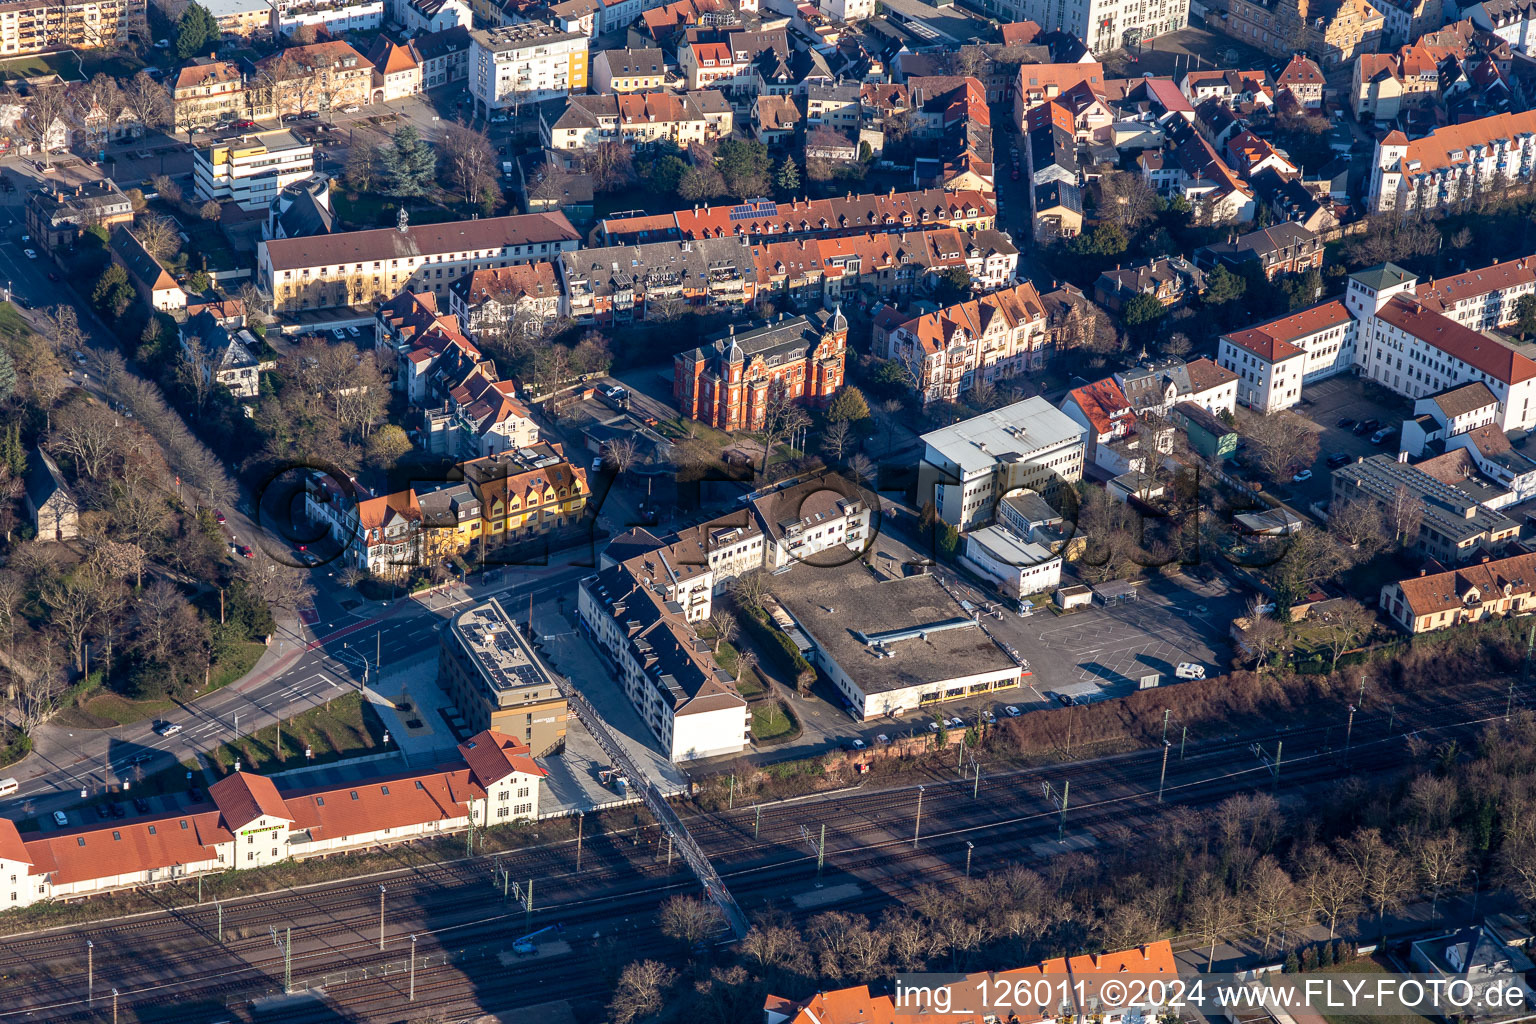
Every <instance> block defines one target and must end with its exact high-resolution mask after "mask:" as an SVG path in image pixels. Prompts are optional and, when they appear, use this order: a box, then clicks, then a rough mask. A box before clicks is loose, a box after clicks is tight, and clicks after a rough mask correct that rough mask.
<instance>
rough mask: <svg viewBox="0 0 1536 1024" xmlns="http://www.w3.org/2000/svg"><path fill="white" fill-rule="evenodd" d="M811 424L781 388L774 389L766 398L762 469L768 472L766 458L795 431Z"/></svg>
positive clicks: (808, 418)
mask: <svg viewBox="0 0 1536 1024" xmlns="http://www.w3.org/2000/svg"><path fill="white" fill-rule="evenodd" d="M810 424H811V418H810V416H808V415H807V414H806V412H805V410H804V409H802V408H800V406H799V405H797V404H796V403H795V400H794V399H793V398H791V397H790V395H789V393H788V392H787V391H785V390H784V389H783V388H782V387H779V388H775V389H773V391H772V392H771V393H770V394H769V396H768V408H767V410H766V412H765V414H764V417H763V469H762V471H763V472H764V473H766V472H767V471H768V457H769V456H770V455H772V454H773V450H774V449H775V448H777V447H778V446H779V444H780V443H782V442H784V441H787V440H788V439H789V438H791V437H793V436H794V435H795V433H796V432H797V431H799V430H800V429H801V428H803V427H808V426H810Z"/></svg>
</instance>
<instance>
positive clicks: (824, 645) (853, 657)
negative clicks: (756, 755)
mask: <svg viewBox="0 0 1536 1024" xmlns="http://www.w3.org/2000/svg"><path fill="white" fill-rule="evenodd" d="M769 589H770V590H771V591H772V593H773V596H774V597H776V598H777V599H778V600H779V602H780V603H781V604H783V605H784V607H785V608H786V609H787V610H788V611H789V613H790V614H791V615H793V616H794V617H795V620H796V621H797V622H799V623H800V626H801V628H802V629H804V630H805V631H806V632H807V633H808V634H809V635H810V637H811V639H812V640H813V641H814V642H815V643H816V645H817V646H818V647H820V648H821V649H822V650H823V651H825V652H826V653H827V654H828V655H829V656H830V657H831V658H832V660H834V661H836V662H837V664H838V665H839V666H841V667H842V670H843V671H844V672H845V673H847V675H848V678H849V679H851V680H853V682H854V685H856V686H858V687H859V689H861V690H863V691H864V692H865V693H866V694H869V693H885V692H888V691H891V690H904V689H907V688H908V687H912V686H921V685H926V684H929V683H940V682H944V681H946V680H949V679H955V678H958V677H960V676H969V675H975V674H978V673H982V672H996V671H1000V670H1003V669H1010V668H1017V667H1018V666H1016V665H1015V664H1014V662H1013V660H1012V659H1011V658H1009V657H1008V655H1006V654H1004V653H1003V652H1002V650H1000V649H999V648H998V646H997V645H996V644H995V643H993V642H992V640H991V639H990V638H989V637H988V636H987V635H986V634H985V633H983V632H982V631H981V629H980V628H979V627H977V626H970V627H969V628H959V629H954V628H949V629H943V630H939V631H935V632H932V633H929V634H928V635H927V636H926V637H914V638H912V639H908V640H899V641H895V642H893V643H890V644H888V645H886V647H885V649H886V650H887V651H892V652H894V656H892V657H887V658H877V657H875V648H873V647H870V646H868V645H866V644H864V643H863V642H861V641H860V640H859V639H858V638H857V637H855V635H854V634H855V632H858V633H862V634H865V635H866V636H868V635H872V634H876V633H886V632H890V631H892V630H903V629H912V628H915V627H919V626H927V625H938V624H940V623H951V622H953V620H955V619H956V618H959V617H963V616H965V614H966V613H965V610H964V609H963V608H961V607H960V605H959V604H958V603H957V602H956V601H955V599H954V598H952V597H950V596H949V594H948V593H946V592H945V590H944V588H943V587H942V586H940V585H939V581H938V580H937V579H935V578H934V577H932V576H926V575H925V576H908V577H905V578H901V579H888V578H877V577H876V575H875V574H874V573H873V572H871V571H870V569H869V568H868V567H867V566H866V565H864V563H863V562H859V561H854V562H850V563H849V564H847V565H841V566H836V567H825V566H816V565H799V566H796V567H795V568H794V570H792V571H791V572H787V573H785V574H784V575H782V576H775V577H774V578H773V579H772V581H771V582H770V586H769Z"/></svg>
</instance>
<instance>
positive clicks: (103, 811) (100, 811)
mask: <svg viewBox="0 0 1536 1024" xmlns="http://www.w3.org/2000/svg"><path fill="white" fill-rule="evenodd" d="M110 817H112V812H111V811H109V810H107V805H106V804H97V805H96V818H97V819H98V820H99V821H106V820H107V819H108V818H110Z"/></svg>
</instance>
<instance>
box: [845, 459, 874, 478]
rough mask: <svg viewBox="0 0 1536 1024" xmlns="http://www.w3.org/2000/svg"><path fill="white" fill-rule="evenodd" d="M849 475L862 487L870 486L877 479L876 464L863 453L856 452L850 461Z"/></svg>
mask: <svg viewBox="0 0 1536 1024" xmlns="http://www.w3.org/2000/svg"><path fill="white" fill-rule="evenodd" d="M848 475H849V476H851V477H853V479H854V481H855V482H856V483H858V484H861V485H868V484H869V483H870V482H871V481H873V480H874V479H875V463H874V460H873V459H871V458H870V457H869V456H868V455H865V454H864V453H863V452H856V453H855V454H854V456H853V458H851V459H849V460H848Z"/></svg>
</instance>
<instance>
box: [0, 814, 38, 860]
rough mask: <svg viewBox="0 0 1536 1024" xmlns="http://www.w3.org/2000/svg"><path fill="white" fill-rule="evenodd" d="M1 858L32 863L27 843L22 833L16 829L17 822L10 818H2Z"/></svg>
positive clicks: (0, 819) (0, 835)
mask: <svg viewBox="0 0 1536 1024" xmlns="http://www.w3.org/2000/svg"><path fill="white" fill-rule="evenodd" d="M0 860H8V861H13V862H19V863H22V864H30V863H32V858H31V856H30V855H29V854H28V853H27V847H26V844H25V843H23V842H22V841H21V833H20V832H18V831H16V823H15V822H14V821H12V820H11V819H9V818H0Z"/></svg>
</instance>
